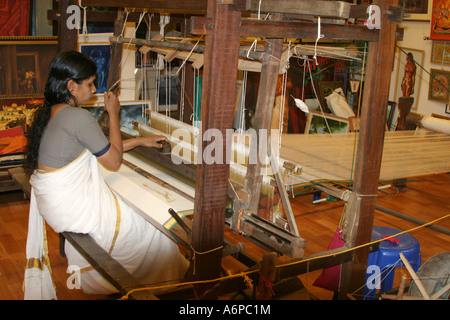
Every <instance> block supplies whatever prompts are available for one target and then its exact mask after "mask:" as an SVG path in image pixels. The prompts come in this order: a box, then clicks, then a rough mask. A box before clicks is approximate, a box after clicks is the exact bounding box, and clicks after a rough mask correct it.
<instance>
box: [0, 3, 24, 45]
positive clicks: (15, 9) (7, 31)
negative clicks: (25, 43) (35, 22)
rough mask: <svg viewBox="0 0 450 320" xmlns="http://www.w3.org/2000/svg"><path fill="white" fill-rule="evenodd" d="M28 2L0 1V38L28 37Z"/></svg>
mask: <svg viewBox="0 0 450 320" xmlns="http://www.w3.org/2000/svg"><path fill="white" fill-rule="evenodd" d="M29 8H30V0H2V1H0V36H10V37H13V36H14V37H19V36H28V35H29V27H30V22H29V21H30V9H29Z"/></svg>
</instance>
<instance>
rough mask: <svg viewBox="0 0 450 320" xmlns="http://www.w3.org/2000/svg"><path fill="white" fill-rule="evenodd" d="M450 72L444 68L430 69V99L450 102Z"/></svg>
mask: <svg viewBox="0 0 450 320" xmlns="http://www.w3.org/2000/svg"><path fill="white" fill-rule="evenodd" d="M449 84H450V72H448V71H444V70H435V69H431V70H430V87H429V89H428V100H433V101H437V102H444V103H448V102H449V97H450V95H449V91H448V90H449Z"/></svg>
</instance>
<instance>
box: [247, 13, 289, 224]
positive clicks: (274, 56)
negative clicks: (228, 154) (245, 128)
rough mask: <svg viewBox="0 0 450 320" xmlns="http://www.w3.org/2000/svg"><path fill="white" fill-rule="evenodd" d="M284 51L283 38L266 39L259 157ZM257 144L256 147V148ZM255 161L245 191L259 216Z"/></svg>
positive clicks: (256, 126) (258, 121) (259, 103)
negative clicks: (262, 134) (261, 138)
mask: <svg viewBox="0 0 450 320" xmlns="http://www.w3.org/2000/svg"><path fill="white" fill-rule="evenodd" d="M281 18H282V15H281V14H279V13H277V14H274V15H273V20H281ZM282 49H283V38H267V39H266V42H265V47H264V51H265V53H266V56H267V57H269V58H268V59H267V60H264V61H263V62H262V67H261V77H260V80H259V89H258V97H257V101H256V110H255V122H254V129H255V130H256V136H257V137H258V139H256V141H254V140H253V141H252V146H251V149H252V150H257V153H256V154H257V155H259V147H260V145H259V140H260V130H266V132H267V137H268V136H269V134H270V123H271V120H272V111H273V105H274V101H275V89H276V87H277V80H278V74H279V72H280V62H281V52H282ZM262 143H264V144H265V143H266V141H263V142H262ZM255 144H256V147H254V145H255ZM268 147H269V146H268ZM255 160H256V163H254V164H249V165H248V166H247V176H246V180H245V190H246V192H247V193H248V195H249V210H250V211H252V212H253V213H255V214H257V212H258V205H259V199H260V196H261V183H262V175H261V168H262V164H261V161H260V159H259V156H257V157H256V159H255ZM263 218H265V219H267V220H269V221H272V217H270V216H265V217H263Z"/></svg>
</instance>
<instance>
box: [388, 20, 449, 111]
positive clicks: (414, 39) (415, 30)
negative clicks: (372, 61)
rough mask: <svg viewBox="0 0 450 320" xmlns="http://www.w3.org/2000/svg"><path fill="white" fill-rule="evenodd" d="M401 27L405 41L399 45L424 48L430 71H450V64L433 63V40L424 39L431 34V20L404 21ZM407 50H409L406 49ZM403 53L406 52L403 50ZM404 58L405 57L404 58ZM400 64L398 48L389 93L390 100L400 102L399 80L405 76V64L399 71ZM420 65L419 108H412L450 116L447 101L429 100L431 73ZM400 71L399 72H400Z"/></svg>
mask: <svg viewBox="0 0 450 320" xmlns="http://www.w3.org/2000/svg"><path fill="white" fill-rule="evenodd" d="M400 27H401V28H403V29H404V35H403V41H398V42H397V45H398V46H399V47H402V48H409V49H415V50H423V52H424V55H423V65H422V66H423V68H424V69H425V70H426V71H428V72H430V69H438V70H445V71H450V66H448V65H444V64H436V63H431V62H430V59H431V51H432V41H431V40H424V38H428V37H429V36H430V21H404V22H402V23H401V24H400ZM405 51H407V50H405ZM401 54H402V55H404V56H405V54H404V53H403V52H402V53H401ZM403 59H404V58H403ZM398 66H399V50H398V48H396V55H395V61H394V68H393V70H392V76H391V88H390V93H389V100H391V101H395V102H398V96H399V94H398V93H397V94H396V92H395V91H396V90H395V88H396V86H397V83H398V81H401V78H402V77H403V66H404V65H402V64H400V72H398ZM425 70H423V69H421V68H420V67H419V66H417V72H419V71H421V77H417V78H416V82H417V81H419V85H420V90H419V96H418V97H417V98H418V99H417V100H418V104H417V109H416V110H412V111H413V112H417V113H420V114H424V115H431V114H432V113H435V114H439V115H443V116H447V117H448V116H450V114H448V113H445V109H446V105H445V103H441V102H435V101H430V100H428V87H429V84H430V75H429V74H428V73H427V72H426V71H425ZM398 73H399V74H398Z"/></svg>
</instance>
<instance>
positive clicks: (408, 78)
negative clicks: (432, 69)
mask: <svg viewBox="0 0 450 320" xmlns="http://www.w3.org/2000/svg"><path fill="white" fill-rule="evenodd" d="M424 55H425V53H424V51H423V50H417V49H411V48H397V51H396V62H397V76H396V80H395V85H396V87H395V93H394V96H395V102H398V99H399V98H400V97H413V98H414V103H413V105H412V107H411V109H413V110H417V106H418V102H419V93H420V83H421V82H422V81H421V80H422V68H420V67H419V66H418V65H420V66H422V65H423V61H424Z"/></svg>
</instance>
